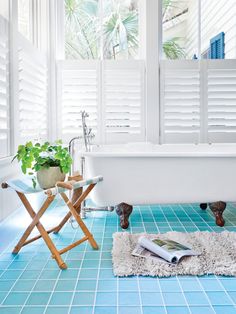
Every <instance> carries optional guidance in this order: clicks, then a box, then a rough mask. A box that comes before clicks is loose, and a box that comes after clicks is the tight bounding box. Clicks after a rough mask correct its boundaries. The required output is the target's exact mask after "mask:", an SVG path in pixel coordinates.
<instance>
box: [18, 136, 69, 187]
mask: <svg viewBox="0 0 236 314" xmlns="http://www.w3.org/2000/svg"><path fill="white" fill-rule="evenodd" d="M15 158H17V160H18V161H19V162H21V170H22V172H23V173H24V174H28V175H34V176H33V177H32V181H33V186H34V187H36V178H37V181H38V183H39V186H40V187H41V188H42V189H48V188H51V187H53V186H55V184H56V182H57V181H64V180H65V176H66V173H68V172H69V171H70V167H71V164H72V158H71V156H70V154H69V152H68V149H67V148H66V147H63V146H62V142H61V141H56V142H55V144H50V143H49V142H45V143H43V144H40V143H35V144H33V143H32V142H27V143H26V144H25V145H19V147H18V150H17V153H16V155H15V156H14V158H13V160H14V159H15ZM35 172H36V177H35Z"/></svg>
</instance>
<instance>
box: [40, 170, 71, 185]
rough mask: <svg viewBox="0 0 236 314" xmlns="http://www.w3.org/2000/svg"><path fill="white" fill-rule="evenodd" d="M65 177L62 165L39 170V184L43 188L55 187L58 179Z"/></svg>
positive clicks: (61, 179)
mask: <svg viewBox="0 0 236 314" xmlns="http://www.w3.org/2000/svg"><path fill="white" fill-rule="evenodd" d="M65 177H66V175H65V173H62V172H61V170H60V167H50V168H43V169H40V170H39V171H38V172H37V180H38V184H39V186H40V187H41V188H42V189H49V188H52V187H54V186H55V184H56V183H57V182H58V181H64V180H65Z"/></svg>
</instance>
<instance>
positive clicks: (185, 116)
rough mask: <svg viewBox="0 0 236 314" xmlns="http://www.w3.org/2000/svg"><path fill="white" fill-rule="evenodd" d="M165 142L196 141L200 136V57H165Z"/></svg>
mask: <svg viewBox="0 0 236 314" xmlns="http://www.w3.org/2000/svg"><path fill="white" fill-rule="evenodd" d="M160 70H161V78H160V81H161V116H160V124H161V142H162V143H184V142H186V143H195V142H199V139H200V71H199V63H198V61H192V60H181V61H177V60H175V61H167V60H163V61H161V65H160Z"/></svg>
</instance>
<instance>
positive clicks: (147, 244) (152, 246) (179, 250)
mask: <svg viewBox="0 0 236 314" xmlns="http://www.w3.org/2000/svg"><path fill="white" fill-rule="evenodd" d="M132 255H134V256H139V257H145V258H153V259H157V260H161V261H162V262H163V261H166V262H167V263H171V264H177V263H178V262H179V260H180V259H181V258H182V257H183V256H193V255H199V253H197V252H195V251H193V250H192V249H191V248H189V247H187V246H185V245H183V244H181V243H178V242H175V241H173V240H161V239H158V238H154V239H148V238H146V237H144V236H141V237H140V238H139V240H138V245H137V246H136V247H135V249H134V250H133V252H132Z"/></svg>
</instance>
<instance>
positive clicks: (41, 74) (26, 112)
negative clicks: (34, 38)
mask: <svg viewBox="0 0 236 314" xmlns="http://www.w3.org/2000/svg"><path fill="white" fill-rule="evenodd" d="M28 45H30V46H28ZM18 51H19V124H20V137H21V140H23V139H24V141H26V140H28V139H29V138H30V139H32V138H33V139H39V138H41V139H45V138H46V136H47V58H46V56H45V55H44V54H43V53H39V51H38V50H37V49H36V48H34V47H33V46H32V45H31V44H30V43H29V42H28V43H27V45H26V44H25V40H24V39H21V37H19V50H18ZM39 54H40V55H39ZM39 56H40V58H39Z"/></svg>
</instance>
